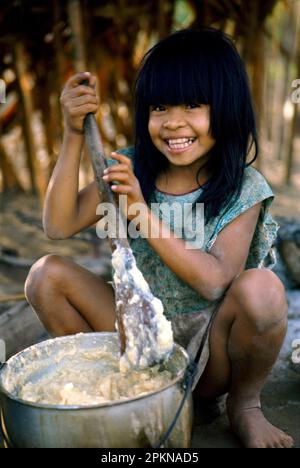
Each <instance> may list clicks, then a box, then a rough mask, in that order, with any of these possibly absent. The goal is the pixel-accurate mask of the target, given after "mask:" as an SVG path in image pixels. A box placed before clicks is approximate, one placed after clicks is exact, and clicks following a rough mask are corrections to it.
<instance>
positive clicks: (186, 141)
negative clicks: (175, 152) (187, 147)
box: [167, 138, 195, 145]
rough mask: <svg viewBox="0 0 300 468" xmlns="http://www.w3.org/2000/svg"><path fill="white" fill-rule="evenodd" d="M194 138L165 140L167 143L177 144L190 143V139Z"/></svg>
mask: <svg viewBox="0 0 300 468" xmlns="http://www.w3.org/2000/svg"><path fill="white" fill-rule="evenodd" d="M194 139H195V138H176V139H175V138H174V139H172V140H167V142H168V144H169V145H178V144H181V143H190V142H191V141H194Z"/></svg>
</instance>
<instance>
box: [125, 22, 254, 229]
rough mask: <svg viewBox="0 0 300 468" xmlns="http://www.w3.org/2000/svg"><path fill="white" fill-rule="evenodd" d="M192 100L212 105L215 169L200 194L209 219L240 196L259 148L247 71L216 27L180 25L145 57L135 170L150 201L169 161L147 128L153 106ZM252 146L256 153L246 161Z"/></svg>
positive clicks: (138, 89) (137, 90)
mask: <svg viewBox="0 0 300 468" xmlns="http://www.w3.org/2000/svg"><path fill="white" fill-rule="evenodd" d="M188 103H199V104H209V105H210V130H209V131H210V134H211V136H212V137H213V138H214V139H215V140H216V144H215V145H214V146H213V148H212V149H211V150H210V151H211V158H210V159H209V161H208V165H207V167H208V169H209V170H210V173H211V174H212V175H211V177H210V178H209V180H208V181H207V182H206V183H205V184H204V185H203V191H202V192H201V195H200V197H199V199H198V200H197V202H202V203H204V204H205V205H204V207H205V219H206V222H208V221H209V220H210V219H211V218H212V217H215V216H217V215H218V214H219V213H220V212H221V210H222V209H223V208H226V205H227V204H228V203H229V201H230V200H232V198H233V197H238V196H239V194H240V191H241V187H242V181H243V175H244V169H245V167H246V166H248V165H250V164H252V163H253V161H254V160H255V159H256V157H257V154H258V143H257V132H256V125H255V117H254V110H253V105H252V100H251V94H250V90H249V83H248V77H247V73H246V71H245V68H244V65H243V62H242V60H241V58H240V56H239V54H238V52H237V50H236V48H235V46H234V44H233V42H232V40H231V39H230V37H229V36H227V35H226V34H224V33H223V32H221V31H219V30H216V29H214V28H203V29H201V30H193V29H184V30H181V31H177V32H175V33H173V34H171V35H170V36H168V37H167V38H165V39H163V40H161V41H160V42H158V43H157V44H156V45H155V46H154V47H152V48H151V49H150V50H149V51H148V52H147V53H146V55H145V56H144V58H143V60H142V63H141V66H140V69H139V72H138V75H137V79H136V82H135V87H134V105H135V158H134V171H135V174H136V176H137V178H138V179H139V182H140V185H141V189H142V192H143V195H144V197H145V200H146V201H147V202H148V201H149V198H150V195H151V193H152V191H153V189H154V187H155V185H154V184H155V179H156V177H157V175H158V174H159V173H160V172H161V171H162V170H164V169H165V168H166V167H167V164H168V160H167V158H166V157H165V156H164V155H163V154H162V153H161V152H160V151H159V150H158V149H157V148H156V147H155V146H154V144H153V143H152V140H151V137H150V134H149V131H148V121H149V109H150V106H151V105H158V104H165V105H179V104H188ZM251 149H253V150H254V151H253V153H254V156H253V159H252V160H251V161H250V162H249V163H247V162H246V160H247V156H248V154H249V152H250V150H251ZM200 170H201V169H200ZM198 176H199V172H198V173H197V175H196V180H197V181H198Z"/></svg>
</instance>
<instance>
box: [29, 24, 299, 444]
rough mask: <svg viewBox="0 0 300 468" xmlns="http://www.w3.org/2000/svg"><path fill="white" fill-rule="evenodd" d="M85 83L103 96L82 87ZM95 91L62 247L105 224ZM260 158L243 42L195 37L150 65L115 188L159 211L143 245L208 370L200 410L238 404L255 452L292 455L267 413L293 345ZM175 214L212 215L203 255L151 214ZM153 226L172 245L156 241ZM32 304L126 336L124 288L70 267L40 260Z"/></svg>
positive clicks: (62, 171) (78, 141)
mask: <svg viewBox="0 0 300 468" xmlns="http://www.w3.org/2000/svg"><path fill="white" fill-rule="evenodd" d="M83 79H88V80H89V84H90V87H86V86H82V85H80V83H81V81H82V80H83ZM94 84H95V78H94V77H92V76H91V75H90V74H89V73H81V74H77V75H75V76H73V77H71V78H70V80H69V81H68V82H67V84H66V86H65V88H64V90H63V93H62V97H61V102H62V106H63V110H64V116H65V133H64V140H63V145H62V149H61V153H60V156H59V159H58V162H57V164H56V167H55V169H54V172H53V175H52V177H51V180H50V183H49V188H48V192H47V196H46V201H45V207H44V229H45V232H46V234H47V235H48V236H49V237H50V238H53V239H64V238H68V237H70V236H72V235H73V234H75V233H77V232H79V231H80V230H82V229H84V228H85V227H87V226H90V225H92V224H93V223H95V222H96V221H97V220H98V219H99V217H98V216H97V215H96V207H97V205H98V204H99V202H101V200H99V196H98V191H97V186H96V183H95V182H92V183H91V184H90V185H88V186H87V187H85V188H84V189H83V190H81V191H80V192H79V193H78V172H79V164H80V154H81V149H82V144H83V138H84V136H83V120H84V118H85V115H86V114H87V113H88V112H96V111H97V105H98V100H97V96H96V91H95V88H94ZM257 153H258V146H257V135H256V128H255V118H254V112H253V107H252V102H251V96H250V91H249V86H248V80H247V75H246V72H245V69H244V66H243V64H242V61H241V59H240V57H239V55H238V53H237V51H236V49H235V47H234V45H233V43H232V42H231V40H230V39H229V38H228V37H227V36H226V35H224V34H223V33H221V32H220V31H217V30H214V29H210V28H206V29H203V30H200V31H194V30H183V31H178V32H176V33H174V34H172V35H171V36H169V37H167V38H166V39H164V40H162V41H160V42H159V43H158V44H156V45H155V46H154V47H153V48H152V49H151V50H150V51H149V52H148V53H147V54H146V56H145V57H144V59H143V61H142V64H141V68H140V70H139V73H138V77H137V81H136V86H135V145H134V147H133V148H128V149H125V150H122V151H120V152H119V153H112V160H113V161H111V163H112V162H114V164H110V166H109V168H108V169H107V170H106V171H105V174H104V176H103V177H104V180H106V181H107V182H109V183H112V190H114V191H115V193H117V194H120V195H126V196H127V205H128V208H130V207H131V206H133V204H134V203H141V204H142V205H143V206H144V207H145V210H143V215H142V216H143V217H144V219H143V221H145V223H143V222H140V226H139V227H140V234H141V235H140V236H139V237H137V238H136V239H130V243H131V247H132V250H133V252H134V254H135V257H136V260H137V265H138V267H139V268H140V270H141V271H142V272H143V274H144V276H145V278H146V280H147V281H148V283H149V285H150V287H151V290H152V292H153V293H154V294H155V296H157V297H158V298H159V299H161V300H162V302H163V305H164V313H165V314H166V316H167V317H168V318H169V319H170V320H171V321H172V326H173V331H174V336H175V340H176V341H177V342H178V343H179V344H181V345H182V346H185V347H186V348H187V350H188V352H189V353H190V355H191V356H192V358H196V359H197V361H198V372H197V377H196V380H195V388H194V399H195V401H197V399H198V398H199V399H200V398H201V399H202V400H203V399H207V400H209V399H211V398H215V397H218V396H220V395H224V394H227V393H228V397H227V412H228V417H229V420H230V423H231V426H232V429H233V431H234V432H235V433H236V434H237V435H238V437H239V438H240V440H241V441H242V443H243V444H244V446H246V447H290V446H292V444H293V441H292V439H291V437H289V436H288V435H287V434H285V433H284V432H282V431H281V430H280V429H277V428H275V427H274V426H273V425H272V424H271V423H269V422H268V421H267V420H266V419H265V417H264V415H263V413H262V410H261V405H260V393H261V389H262V387H263V384H264V382H265V380H266V378H267V376H268V374H269V372H270V370H271V368H272V366H273V364H274V362H275V360H276V358H277V356H278V353H279V350H280V348H281V345H282V342H283V339H284V336H285V333H286V325H287V303H286V298H285V291H284V287H283V285H282V283H281V282H280V280H279V278H278V277H277V276H276V275H275V274H274V273H273V272H272V271H271V270H270V267H271V266H272V250H271V247H272V243H273V242H274V239H275V236H276V231H277V225H276V223H275V222H274V220H273V219H272V217H271V215H270V214H269V212H268V209H269V206H270V204H271V202H272V200H273V193H272V190H271V188H270V187H269V185H268V184H267V182H266V180H265V179H264V177H263V176H262V175H261V174H260V173H259V172H258V171H256V170H255V169H254V168H252V167H251V166H250V164H251V163H252V162H253V161H254V160H255V158H256V157H257ZM251 157H252V160H251ZM249 159H250V160H249ZM113 181H116V182H117V184H116V183H115V182H113ZM173 202H177V203H179V204H180V205H181V206H184V205H185V204H186V203H191V204H193V205H194V206H196V204H197V203H203V204H204V213H205V229H204V244H203V246H202V247H201V248H199V249H197V250H195V249H189V248H188V247H187V246H186V243H185V239H184V238H176V237H175V236H168V235H164V234H166V233H167V231H168V228H169V227H170V228H171V230H172V229H173V228H174V220H173V221H169V226H167V224H166V220H165V219H164V217H163V215H162V213H161V212H160V211H159V210H158V212H154V211H153V210H151V203H158V206H159V204H162V203H167V204H172V203H173ZM125 214H126V215H127V217H128V219H130V217H129V215H128V213H125ZM145 225H147V226H151V228H157V230H158V232H159V236H158V237H151V236H150V235H148V232H149V230H148V231H147V232H146V230H145V227H144V226H145ZM151 230H152V229H151ZM151 230H150V232H151ZM154 230H155V229H154ZM25 292H26V296H27V298H28V301H29V302H30V304H31V306H32V307H33V309H34V310H35V311H36V313H37V314H38V316H39V317H40V319H41V321H42V322H43V323H44V325H45V327H46V328H47V329H48V330H49V332H50V333H51V334H53V335H54V336H57V335H64V334H70V333H77V332H89V331H94V330H95V331H106V330H110V331H112V330H114V323H115V318H116V317H115V302H114V291H113V289H112V287H111V285H110V284H108V283H106V282H105V281H104V280H103V279H101V278H99V277H98V276H96V275H94V274H93V273H91V272H89V271H87V270H85V269H83V268H82V267H80V266H79V265H76V264H75V263H74V262H72V261H71V260H69V259H66V258H62V257H60V256H57V255H48V256H46V257H44V258H42V259H40V260H39V261H38V262H36V264H35V265H34V266H33V267H32V269H31V271H30V273H29V276H28V278H27V281H26V284H25Z"/></svg>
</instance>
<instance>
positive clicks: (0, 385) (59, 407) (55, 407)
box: [0, 332, 190, 411]
mask: <svg viewBox="0 0 300 468" xmlns="http://www.w3.org/2000/svg"><path fill="white" fill-rule="evenodd" d="M76 335H89V336H91V337H93V336H99V335H102V336H104V335H105V336H116V335H117V333H116V332H93V333H77V334H75V335H67V336H59V337H56V338H50V339H48V340H44V341H41V342H40V343H36V344H33V345H32V346H29V347H28V348H25V349H23V350H22V351H19V352H18V353H17V354H14V355H13V356H11V357H10V358H9V359H8V361H7V362H9V361H10V359H13V358H15V357H17V356H19V355H20V354H22V353H24V352H25V351H28V350H30V349H31V348H33V347H37V346H38V345H42V344H44V343H46V342H49V341H56V340H57V341H64V340H66V341H67V340H68V339H69V338H71V337H75V336H76ZM44 346H45V345H44ZM175 348H179V349H180V351H181V353H182V354H183V356H184V357H185V358H186V366H185V367H184V368H183V369H182V370H180V371H179V372H178V374H177V375H176V377H174V378H173V379H172V380H171V382H170V383H168V384H167V385H164V386H163V387H161V388H160V389H159V390H153V391H152V392H148V393H145V394H142V395H138V396H135V397H132V398H124V399H122V400H115V401H111V402H109V403H98V404H94V405H68V406H67V405H51V404H48V403H35V402H32V401H27V400H23V399H21V398H18V397H17V396H14V395H12V394H11V393H10V392H8V391H7V390H6V389H5V388H4V386H3V383H2V374H3V372H4V370H5V367H6V365H4V366H3V367H2V368H1V369H0V396H1V393H3V394H4V395H5V396H6V397H8V398H9V399H10V400H13V401H15V402H17V403H19V404H21V405H23V406H32V407H34V408H39V409H47V410H63V411H74V410H77V411H80V410H84V411H85V410H89V409H90V410H92V409H97V408H103V407H111V406H116V405H122V404H126V403H131V402H132V401H136V400H142V399H144V398H148V397H149V396H152V395H155V394H158V393H161V392H163V391H165V390H166V389H168V388H170V387H172V386H173V385H174V384H176V383H177V382H178V381H179V380H180V379H181V378H182V377H183V376H184V373H185V371H186V368H187V366H188V364H189V362H190V357H189V355H188V353H187V351H186V350H185V349H184V348H183V347H182V346H180V345H178V344H177V343H174V349H175ZM5 364H6V363H5Z"/></svg>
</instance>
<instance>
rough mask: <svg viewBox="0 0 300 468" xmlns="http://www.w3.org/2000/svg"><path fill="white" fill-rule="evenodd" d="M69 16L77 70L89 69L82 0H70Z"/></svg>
mask: <svg viewBox="0 0 300 468" xmlns="http://www.w3.org/2000/svg"><path fill="white" fill-rule="evenodd" d="M68 18H69V23H70V27H71V30H72V43H73V64H74V68H75V71H76V72H82V71H85V70H86V69H87V60H86V48H85V43H84V32H83V21H82V12H81V3H80V0H68Z"/></svg>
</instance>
